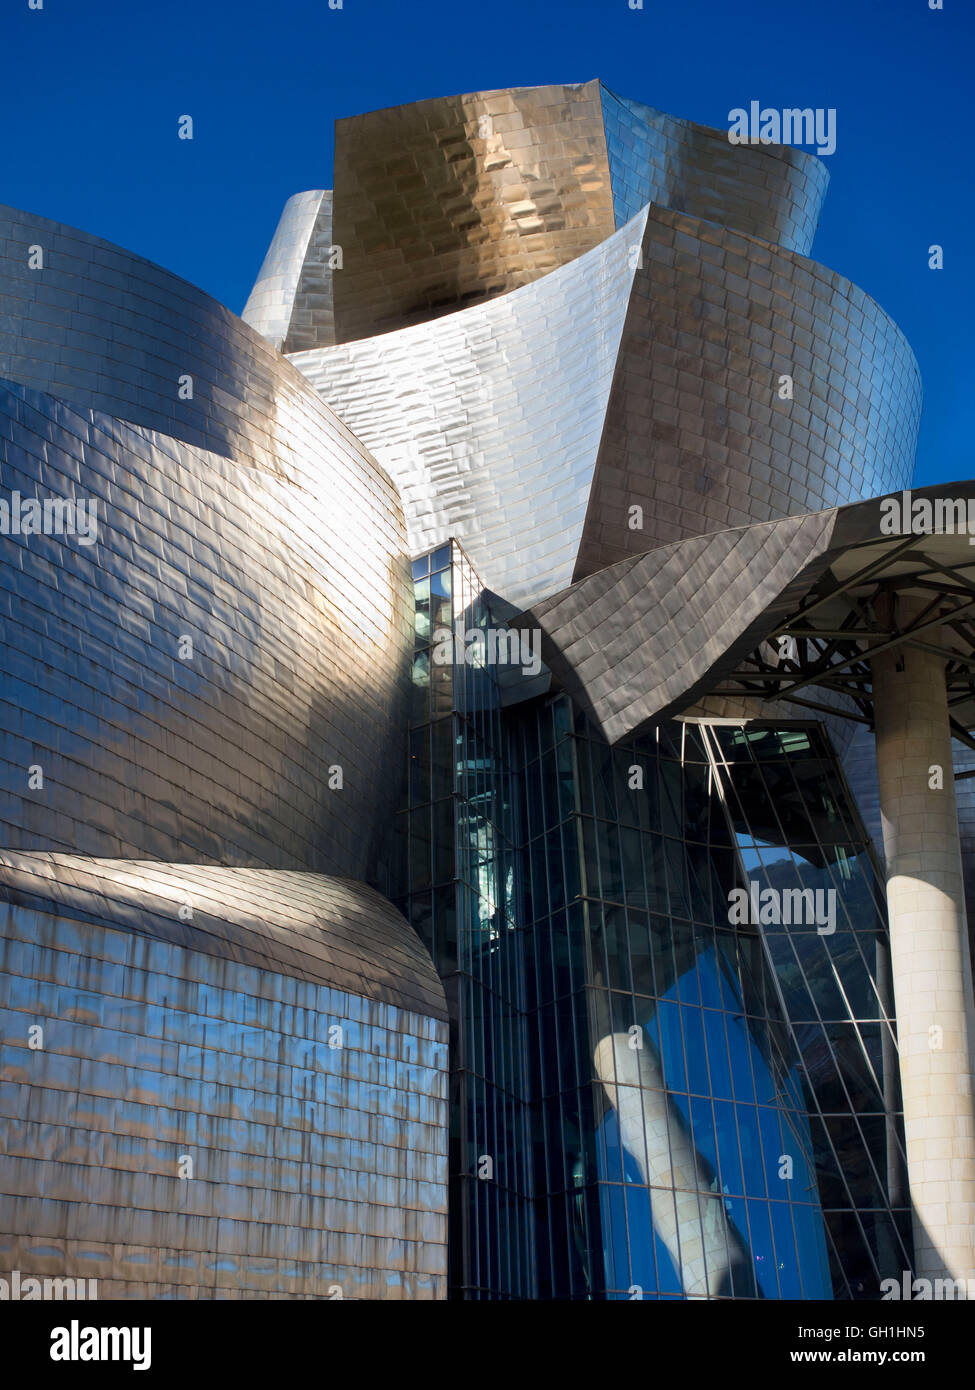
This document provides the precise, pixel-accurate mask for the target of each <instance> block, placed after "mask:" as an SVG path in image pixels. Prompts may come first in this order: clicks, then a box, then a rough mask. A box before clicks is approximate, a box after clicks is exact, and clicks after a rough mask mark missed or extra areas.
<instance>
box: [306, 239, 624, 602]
mask: <svg viewBox="0 0 975 1390" xmlns="http://www.w3.org/2000/svg"><path fill="white" fill-rule="evenodd" d="M642 230H643V217H642V215H641V216H640V217H638V218H636V219H634V221H633V222H632V223H631V224H630V225H629V226H627V227H624V228H623V229H622V230H621V231H619V232H616V233H614V234H613V235H612V236H610V237H609V238H608V239H607V240H606V241H605V242H603V244H602V245H601V246H598V247H597V248H596V249H595V250H593V251H590V252H589V253H588V254H587V255H585V256H581V257H580V258H579V259H578V260H575V261H573V262H572V263H571V265H567V266H566V267H565V268H564V269H563V270H562V271H560V272H559V274H557V275H548V276H546V277H545V278H544V279H541V280H538V281H537V282H536V283H535V284H533V285H526V286H525V287H524V288H523V289H520V290H515V291H514V292H513V293H512V294H509V295H505V296H504V297H503V298H501V299H496V300H492V301H491V302H490V303H489V304H483V305H478V306H476V307H474V308H472V309H467V310H465V311H464V312H463V313H459V314H450V315H448V316H447V317H446V318H442V319H437V320H436V322H434V323H428V324H420V325H418V326H416V327H413V328H404V329H401V330H400V331H399V332H397V333H385V334H383V335H382V336H381V337H378V338H366V339H363V340H362V341H361V342H355V343H344V344H341V345H339V346H338V347H334V348H330V349H327V348H326V349H318V350H316V351H313V352H303V353H298V354H296V355H295V356H294V358H293V360H294V362H295V364H296V366H298V367H299V368H300V369H301V371H302V372H303V373H304V374H305V375H306V376H307V378H308V380H309V381H310V382H311V384H312V385H313V386H314V387H315V389H316V390H317V391H318V392H319V394H320V395H321V396H322V398H323V400H326V401H328V402H329V404H330V405H331V406H332V407H333V409H335V410H336V412H337V413H338V414H339V415H340V416H341V417H342V418H343V419H344V420H345V422H346V424H347V425H348V426H349V427H350V429H352V430H353V431H354V432H355V434H356V435H357V437H358V438H360V439H361V440H362V441H363V443H364V444H365V445H366V446H367V447H368V448H370V449H371V450H372V451H373V452H374V453H375V455H376V457H377V458H379V459H381V461H382V463H383V466H384V467H385V468H386V469H388V470H389V472H390V473H391V474H392V476H393V477H394V478H395V479H396V484H397V487H398V489H399V492H400V496H401V497H402V499H403V506H404V510H405V512H406V516H407V519H408V520H407V525H408V532H409V540H410V547H411V549H412V550H413V552H414V553H416V552H417V551H422V550H426V549H429V548H430V547H431V546H434V545H439V544H443V543H444V542H445V541H447V540H449V539H450V538H451V537H452V536H453V537H456V538H457V539H458V540H460V541H462V543H463V545H464V547H465V549H466V550H467V552H468V553H469V554H470V557H471V559H472V561H473V562H474V563H475V564H476V565H477V566H478V569H479V572H481V571H483V577H484V582H485V583H486V584H488V585H489V586H490V587H491V588H493V589H495V590H496V591H497V592H498V593H500V594H502V595H503V596H504V597H505V598H506V599H508V600H509V601H510V602H512V603H516V604H522V605H524V604H527V603H529V602H530V601H531V600H532V597H533V596H536V595H538V594H541V593H546V594H547V593H551V592H552V586H553V583H555V584H556V585H557V584H558V582H559V581H560V580H561V582H562V583H563V584H568V583H570V582H571V580H572V577H573V574H574V569H575V564H576V557H577V555H578V551H579V547H580V545H581V543H582V528H583V523H584V521H585V516H586V506H587V501H588V497H589V491H590V485H591V479H592V475H593V469H594V467H595V461H596V456H597V451H598V449H599V442H600V437H601V431H602V427H603V420H604V417H605V414H606V409H607V402H608V400H609V395H610V388H611V385H612V380H613V372H614V368H615V364H616V361H617V357H618V352H619V344H620V334H621V333H622V331H623V324H624V316H625V314H626V308H627V302H628V298H629V295H630V291H631V284H632V278H633V265H634V264H635V261H636V257H637V254H638V252H639V247H640V239H641V235H642Z"/></svg>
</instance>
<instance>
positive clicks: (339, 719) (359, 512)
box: [0, 349, 412, 878]
mask: <svg viewBox="0 0 975 1390" xmlns="http://www.w3.org/2000/svg"><path fill="white" fill-rule="evenodd" d="M268 351H270V349H269V350H268ZM303 389H306V390H307V388H303ZM307 394H308V395H311V392H310V391H308V392H307ZM286 414H287V411H286V409H285V405H284V402H282V403H281V408H280V412H279V415H280V418H282V419H283V418H284V417H285V416H286ZM320 418H321V417H320ZM265 465H266V466H264V467H262V468H256V467H252V468H247V467H242V466H241V465H240V464H239V463H237V462H235V461H231V460H229V459H226V458H224V457H222V456H221V455H220V454H219V453H216V452H209V451H205V450H202V449H199V448H196V447H194V446H192V445H189V444H185V443H182V442H180V441H179V440H177V439H174V438H172V437H169V436H166V435H163V434H159V433H156V432H155V431H153V430H150V429H144V428H140V427H138V426H134V425H126V424H123V423H122V422H121V421H118V420H114V419H112V418H111V417H110V416H107V415H104V414H102V413H100V412H98V411H94V410H85V409H75V408H73V407H69V406H68V405H66V404H64V403H63V402H60V401H57V400H55V399H53V398H52V397H51V396H48V395H42V394H40V393H39V392H36V391H32V390H27V389H25V388H24V387H22V386H15V385H12V384H2V383H0V473H2V479H3V488H4V494H3V495H4V499H5V500H6V499H7V498H8V497H9V498H11V499H12V498H13V496H14V494H15V493H18V492H19V493H20V494H21V496H22V497H24V498H31V497H52V496H53V497H60V498H72V499H73V498H76V497H77V498H87V499H93V501H94V503H95V505H96V507H97V512H96V519H97V532H96V539H95V543H94V544H90V545H89V544H82V543H80V542H79V539H78V537H77V536H71V535H23V534H19V535H17V534H9V535H2V536H0V641H2V646H3V651H4V662H3V671H2V678H0V723H2V727H3V729H4V738H3V740H2V744H0V846H4V847H7V848H11V849H23V850H31V849H35V850H37V849H44V850H64V851H70V852H75V853H84V854H93V855H103V856H106V857H111V858H133V859H139V858H143V859H144V858H157V859H165V860H179V859H183V860H196V861H206V862H211V863H214V862H216V863H223V864H236V865H247V864H251V865H255V866H265V867H272V868H293V869H298V868H309V869H319V870H321V871H323V872H328V873H338V874H343V875H347V876H349V877H352V878H363V877H367V876H369V875H370V874H371V873H372V872H374V866H375V862H376V860H377V859H378V858H379V857H380V855H381V853H382V850H383V843H384V839H385V830H386V821H387V817H388V815H389V814H390V812H391V809H392V806H393V804H394V801H395V798H396V795H397V790H398V789H397V787H396V786H395V785H394V784H393V782H392V781H391V779H390V776H389V761H390V759H391V758H392V757H393V756H394V750H395V748H396V747H397V746H398V742H397V741H398V739H399V738H400V736H401V730H400V725H399V722H398V721H399V720H400V718H401V717H403V716H404V715H405V707H404V696H405V693H406V682H407V679H408V670H409V652H410V643H411V628H412V622H411V616H410V579H409V574H408V569H409V566H408V564H407V562H406V560H405V555H404V552H405V544H406V538H405V532H404V528H403V525H402V514H401V512H400V509H399V505H398V501H397V497H396V492H395V489H394V487H393V485H392V484H391V483H390V481H389V480H388V479H387V478H386V476H385V474H384V473H383V472H382V471H381V470H380V469H379V468H378V467H377V465H376V464H375V462H374V460H372V459H371V457H370V456H369V455H368V454H367V453H366V452H365V450H364V449H362V447H361V446H360V445H359V444H358V443H357V442H356V441H355V440H353V438H352V436H351V435H349V434H348V432H347V431H346V430H345V429H344V427H342V426H340V425H338V423H337V422H336V424H335V427H334V428H333V429H332V430H331V432H330V437H329V436H327V435H323V434H321V433H319V434H318V435H317V436H316V435H314V434H311V435H310V436H309V437H308V447H307V449H306V451H305V453H304V455H303V459H302V464H301V466H300V467H297V466H292V462H291V460H290V459H288V458H287V457H284V458H282V457H280V456H277V455H273V454H272V455H269V456H267V457H266V459H265ZM187 642H191V643H192V646H191V647H189V646H187ZM32 768H35V769H40V773H41V775H42V777H43V785H34V786H32V785H31V781H32V774H31V769H32ZM33 780H34V782H35V784H36V781H37V778H36V775H35V776H34V778H33Z"/></svg>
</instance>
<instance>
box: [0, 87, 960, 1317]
mask: <svg viewBox="0 0 975 1390" xmlns="http://www.w3.org/2000/svg"><path fill="white" fill-rule="evenodd" d="M826 184H827V172H826V167H825V165H824V164H823V162H822V161H821V160H819V159H817V158H816V157H815V156H813V155H812V154H808V153H805V152H803V151H802V150H799V149H796V148H792V147H789V146H785V145H770V144H761V143H744V144H735V143H732V142H731V141H730V140H729V133H728V131H722V130H710V129H707V128H705V127H702V126H699V125H695V124H693V123H691V122H689V121H686V120H681V119H677V118H674V117H671V116H668V115H665V114H663V113H662V112H660V111H657V110H654V109H653V108H651V107H649V106H646V105H643V104H642V103H641V102H638V101H632V100H629V99H626V98H623V97H620V96H617V95H616V94H615V93H614V92H612V91H610V90H609V89H608V88H607V87H606V86H604V85H603V84H602V83H601V82H599V81H592V82H586V83H582V84H574V85H567V86H545V87H535V88H520V89H514V90H508V91H496V92H482V93H476V94H473V95H469V96H459V97H450V98H438V99H434V100H429V101H421V102H418V103H416V104H413V105H409V106H403V107H398V108H395V109H390V110H383V111H378V112H372V113H369V114H366V115H359V116H354V117H352V118H350V119H346V120H340V121H338V122H337V123H336V127H335V156H334V188H333V189H331V190H321V189H319V190H313V191H308V192H300V193H297V194H295V196H294V197H293V198H291V199H290V200H289V201H288V203H287V204H286V206H285V208H284V211H283V213H282V215H281V219H280V222H279V224H278V227H277V231H276V232H275V235H274V238H273V241H272V242H271V245H270V247H269V249H268V252H267V255H266V257H265V260H264V264H263V266H262V267H261V269H260V273H259V275H258V277H257V280H256V282H255V284H254V287H253V290H252V292H251V294H250V297H249V299H248V301H247V305H246V308H245V309H244V312H243V315H242V317H240V318H238V317H236V316H235V315H234V314H232V313H230V312H229V311H228V310H227V309H225V308H224V307H223V306H222V305H220V304H219V303H217V302H216V301H214V300H213V299H211V298H209V297H208V296H207V295H206V294H204V293H203V292H201V291H200V290H197V289H195V288H194V287H193V286H192V285H189V284H187V283H186V282H185V281H183V280H181V279H179V278H178V277H176V276H174V275H172V274H169V273H168V272H167V271H165V270H162V269H160V268H159V267H158V266H156V265H153V264H151V263H150V262H148V261H146V260H143V259H141V258H140V257H139V256H138V255H135V254H133V253H131V252H128V251H124V250H121V249H120V248H118V247H116V246H113V245H110V244H108V243H107V242H104V241H101V240H99V239H98V238H96V237H93V236H90V235H88V234H87V233H86V232H84V231H78V230H75V229H74V228H71V227H67V226H64V225H61V224H59V223H57V222H53V221H50V220H47V219H45V218H44V217H40V216H35V215H33V214H32V213H26V212H19V211H16V210H14V209H12V208H9V207H2V208H0V1272H2V1273H3V1275H4V1278H5V1279H6V1280H8V1281H9V1279H10V1278H11V1277H12V1276H13V1274H14V1272H17V1277H18V1278H19V1279H20V1281H21V1285H20V1287H21V1288H23V1287H24V1282H23V1281H25V1280H28V1279H34V1280H42V1279H44V1278H71V1279H75V1280H78V1281H85V1282H84V1285H83V1287H84V1288H85V1289H88V1290H91V1289H92V1287H93V1286H92V1285H91V1283H90V1282H89V1281H96V1286H97V1297H99V1298H133V1299H144V1298H151V1299H159V1298H166V1299H190V1298H193V1299H200V1298H204V1299H209V1298H214V1299H216V1298H220V1299H222V1298H262V1299H263V1298H274V1299H284V1298H302V1299H337V1298H346V1299H399V1300H402V1299H424V1300H427V1299H444V1298H455V1299H474V1300H477V1299H499V1300H500V1299H508V1300H512V1299H529V1300H530V1299H537V1300H551V1299H560V1300H562V1299H574V1300H607V1299H609V1300H638V1299H647V1300H661V1299H694V1300H707V1299H813V1300H816V1299H837V1300H851V1299H855V1300H871V1299H878V1300H879V1299H883V1298H890V1297H911V1296H912V1293H913V1296H918V1294H917V1291H918V1290H925V1289H927V1290H929V1291H930V1290H934V1291H935V1292H934V1293H930V1294H929V1295H925V1296H939V1295H938V1293H937V1290H938V1289H939V1288H940V1289H941V1290H942V1291H944V1290H948V1292H947V1293H946V1294H944V1296H954V1297H964V1296H965V1295H966V1293H967V1294H968V1295H969V1296H975V1097H973V1085H972V1071H973V1048H975V1019H973V998H972V936H971V935H970V932H969V925H968V917H967V915H966V884H967V887H968V890H969V901H970V902H971V904H972V907H973V909H975V783H973V782H972V781H971V780H970V779H971V778H972V776H973V774H975V735H973V732H972V730H973V729H975V549H973V548H972V540H975V483H952V484H947V483H946V484H945V485H943V486H942V487H941V488H937V487H933V488H932V487H927V488H923V489H915V490H913V491H912V489H911V484H912V472H913V466H914V453H915V443H916V438H917V431H918V422H919V416H920V410H921V383H920V379H919V374H918V369H917V365H916V363H915V360H914V357H913V355H912V353H911V350H910V347H909V346H908V344H907V342H906V341H905V339H904V337H903V335H902V334H901V332H900V331H899V329H898V328H897V326H896V324H895V323H894V322H893V321H892V320H891V319H890V318H889V317H888V316H887V314H886V313H885V312H884V311H883V309H881V308H880V307H879V306H878V305H877V304H876V303H874V301H873V300H872V299H871V298H870V297H869V296H868V295H867V294H866V293H864V291H863V290H861V289H859V288H857V286H856V285H853V284H851V283H850V282H849V281H848V280H846V279H844V278H843V277H842V276H840V275H838V274H836V273H835V272H834V271H832V270H829V269H827V268H826V267H825V266H822V265H820V264H818V263H817V262H816V261H815V260H812V259H811V258H810V253H811V250H812V242H813V237H814V234H815V231H816V226H817V222H818V219H819V215H820V210H821V206H822V203H823V199H824V196H825V193H826ZM969 518H971V525H969ZM21 1296H29V1295H26V1294H22V1295H21Z"/></svg>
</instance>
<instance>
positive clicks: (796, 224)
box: [600, 84, 829, 256]
mask: <svg viewBox="0 0 975 1390" xmlns="http://www.w3.org/2000/svg"><path fill="white" fill-rule="evenodd" d="M600 89H601V94H602V104H603V119H604V122H605V126H606V147H607V150H608V153H609V169H610V177H611V179H612V183H613V201H614V206H615V209H616V224H617V226H622V225H623V223H624V222H628V221H629V220H630V218H631V217H633V216H635V215H636V213H638V212H639V211H640V209H641V208H643V207H646V205H647V203H654V204H657V205H658V206H661V207H665V208H670V209H672V210H673V211H674V212H683V213H687V214H688V215H689V216H691V217H699V218H701V219H702V220H703V221H705V222H717V223H718V224H719V226H722V227H729V228H734V230H736V231H739V232H744V233H746V234H747V235H749V236H756V237H761V238H762V239H763V240H764V241H770V242H774V243H775V244H776V245H778V246H781V247H782V248H783V250H786V251H798V252H799V253H800V255H803V256H808V255H809V253H810V252H811V250H812V244H813V238H814V236H815V234H816V227H817V225H818V223H819V217H820V214H821V212H822V207H823V200H824V198H825V197H826V189H827V186H828V184H829V171H828V170H827V168H826V165H825V164H824V163H823V162H822V160H821V159H817V158H816V156H815V155H812V154H808V153H807V152H806V151H805V150H801V149H795V148H793V147H792V146H790V145H733V144H731V142H730V141H729V139H728V132H727V131H725V130H713V129H712V128H711V127H709V126H703V125H697V124H695V122H693V121H687V120H683V119H681V118H680V117H677V116H668V115H667V114H666V113H665V112H663V111H657V110H655V109H654V108H653V107H652V106H647V105H645V104H644V103H643V102H640V101H632V100H631V99H630V98H629V97H621V96H617V94H616V93H615V92H611V91H610V90H609V88H608V87H606V86H604V85H603V84H600Z"/></svg>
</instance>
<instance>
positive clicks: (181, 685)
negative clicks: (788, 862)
mask: <svg viewBox="0 0 975 1390" xmlns="http://www.w3.org/2000/svg"><path fill="white" fill-rule="evenodd" d="M0 227H2V232H3V238H4V239H3V242H2V246H3V254H2V256H0V290H2V292H3V298H4V317H3V318H2V320H0V373H2V374H4V379H3V380H2V381H0V478H2V485H3V490H4V494H3V501H4V503H5V504H6V505H7V507H8V508H14V507H15V506H16V505H18V503H17V501H16V499H18V497H19V498H35V499H42V498H43V499H48V500H51V499H61V500H66V499H71V500H72V501H83V502H84V503H85V504H86V505H87V506H88V507H89V508H90V507H91V506H92V505H94V508H95V525H94V527H93V528H91V527H90V526H89V529H88V531H87V540H86V541H83V540H82V539H81V538H80V536H79V534H77V533H68V534H53V533H30V532H27V533H25V532H24V531H23V530H20V531H18V530H17V528H16V527H13V528H11V527H9V526H5V528H4V530H5V533H4V534H3V535H0V646H2V650H3V662H2V668H0V726H2V728H3V735H4V736H3V742H2V748H0V848H2V858H3V868H2V870H0V1036H2V1038H3V1052H2V1056H0V1150H2V1153H3V1158H2V1159H0V1268H3V1269H5V1270H9V1269H23V1270H29V1271H34V1272H37V1273H41V1274H43V1273H52V1274H55V1275H58V1276H70V1277H74V1278H96V1279H97V1280H98V1281H99V1290H100V1296H101V1297H102V1298H105V1297H113V1296H118V1297H133V1296H134V1297H214V1298H223V1297H240V1296H254V1297H315V1298H325V1297H338V1296H341V1297H345V1298H441V1297H443V1296H444V1295H445V1278H446V1232H445V1207H446V1143H447V1110H446V1081H445V1068H446V1048H447V1032H446V1023H445V1021H444V1014H445V1004H444V998H443V991H442V989H441V987H440V984H439V982H438V980H437V978H436V976H435V973H434V971H433V968H432V965H431V963H430V960H429V957H428V956H427V954H426V952H425V951H424V949H423V948H422V947H421V946H420V944H419V942H418V940H417V938H416V937H415V935H414V934H413V932H412V931H411V929H410V928H409V927H408V925H407V924H406V922H405V921H404V920H403V919H402V918H401V917H400V916H399V914H398V913H397V912H396V911H395V909H393V908H392V906H391V904H390V903H389V902H388V901H387V900H385V899H384V898H383V897H382V896H381V895H380V894H379V893H377V892H376V891H375V890H374V889H372V888H369V887H367V886H366V885H365V884H364V883H362V882H356V881H355V880H357V879H362V878H366V877H368V878H370V879H372V880H379V879H381V877H382V874H383V864H384V858H385V855H386V853H387V844H388V821H389V815H390V813H391V810H392V808H393V806H394V805H395V803H396V799H397V796H398V792H399V787H398V785H397V779H396V776H395V775H391V772H390V768H391V767H394V766H395V754H396V750H397V748H398V747H399V746H400V741H401V739H402V737H403V722H402V721H403V719H404V717H405V696H406V693H407V680H408V671H409V655H410V649H411V633H412V595H411V588H410V577H409V564H408V560H407V557H406V532H405V525H404V520H403V513H402V509H401V507H400V504H399V500H398V496H397V493H396V488H395V485H394V484H393V483H392V481H391V480H390V479H389V477H388V476H387V475H386V474H385V473H384V471H383V470H382V468H381V467H380V466H379V465H378V464H377V463H376V461H375V459H373V458H372V457H371V455H370V454H369V453H368V452H367V451H366V449H365V448H364V447H363V446H362V445H361V444H360V443H359V442H358V441H357V440H356V439H355V438H354V437H353V435H352V434H351V433H350V432H349V430H348V429H347V427H346V426H345V425H344V424H342V423H341V422H340V421H339V420H338V419H337V418H336V416H335V415H334V414H333V413H332V412H331V411H330V410H329V409H328V407H327V406H326V405H324V404H323V403H322V402H321V401H320V400H319V398H318V397H317V396H316V395H315V393H314V392H313V391H312V390H311V389H310V387H309V386H308V385H307V383H306V382H305V380H304V378H302V377H301V375H300V374H299V373H298V372H297V371H296V370H295V369H294V368H293V367H292V366H290V365H289V363H288V362H287V361H286V360H285V359H284V358H283V357H281V356H280V354H278V353H276V352H275V351H274V350H273V349H272V348H271V347H270V346H269V345H268V344H267V343H266V342H265V341H264V340H263V338H261V336H260V335H259V334H258V333H256V332H255V331H254V330H253V329H251V328H249V327H248V326H247V325H246V324H244V323H242V322H241V321H240V320H238V319H236V318H235V317H234V316H233V315H232V314H230V313H229V312H228V311H227V310H225V309H224V308H223V307H222V306H220V305H218V304H216V303H215V302H214V301H213V300H210V299H209V298H208V297H207V296H206V295H204V294H202V293H201V292H200V291H198V290H196V289H194V288H193V287H192V286H189V285H186V284H185V283H184V282H183V281H180V280H178V279H177V278H176V277H175V276H172V275H169V274H167V273H166V272H165V271H163V270H160V269H159V268H158V267H156V266H152V265H150V264H149V263H148V262H145V261H141V260H140V259H139V258H137V257H134V256H130V255H128V254H127V253H126V252H124V251H121V250H119V249H118V248H116V247H112V246H109V245H108V244H107V243H104V242H100V241H98V240H97V239H96V238H92V237H87V236H85V235H84V234H83V233H80V232H75V231H74V230H73V229H71V228H65V227H62V226H60V225H59V224H56V223H52V222H48V221H45V220H44V219H41V218H35V217H31V216H29V215H26V214H19V213H14V212H7V211H4V213H3V215H2V217H0ZM312 235H314V231H313V232H312ZM31 248H34V250H35V251H37V250H39V251H40V252H41V253H42V255H41V257H40V259H39V260H38V261H37V266H36V268H34V269H32V268H31V267H30V265H29V261H30V259H31V257H32V256H33V255H34V252H32V251H31ZM88 515H89V521H90V519H91V512H90V510H89V514H88ZM87 542H90V543H87ZM38 851H46V852H48V853H40V854H38ZM50 851H70V854H64V853H61V854H59V853H50ZM87 856H101V857H99V858H93V857H87ZM150 861H151V862H150ZM170 861H179V862H170ZM214 865H216V866H219V867H213V866H214ZM228 866H232V867H228ZM238 866H256V867H238ZM280 870H318V871H321V872H317V873H310V872H279V871H280ZM325 875H340V876H341V877H326V876H325ZM37 1022H39V1023H41V1024H42V1026H43V1028H44V1030H45V1031H44V1040H43V1046H41V1047H34V1046H32V1045H31V1034H30V1029H31V1027H32V1026H33V1025H34V1024H35V1023H37ZM333 1027H340V1028H341V1029H342V1033H341V1034H340V1035H339V1036H340V1039H341V1040H340V1041H339V1042H338V1043H336V1041H335V1036H336V1035H335V1034H333V1033H331V1032H330V1031H329V1030H330V1029H332V1028H333ZM184 1160H188V1161H190V1162H191V1163H192V1174H191V1175H190V1174H188V1173H184V1172H183V1171H182V1166H185V1165H184Z"/></svg>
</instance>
